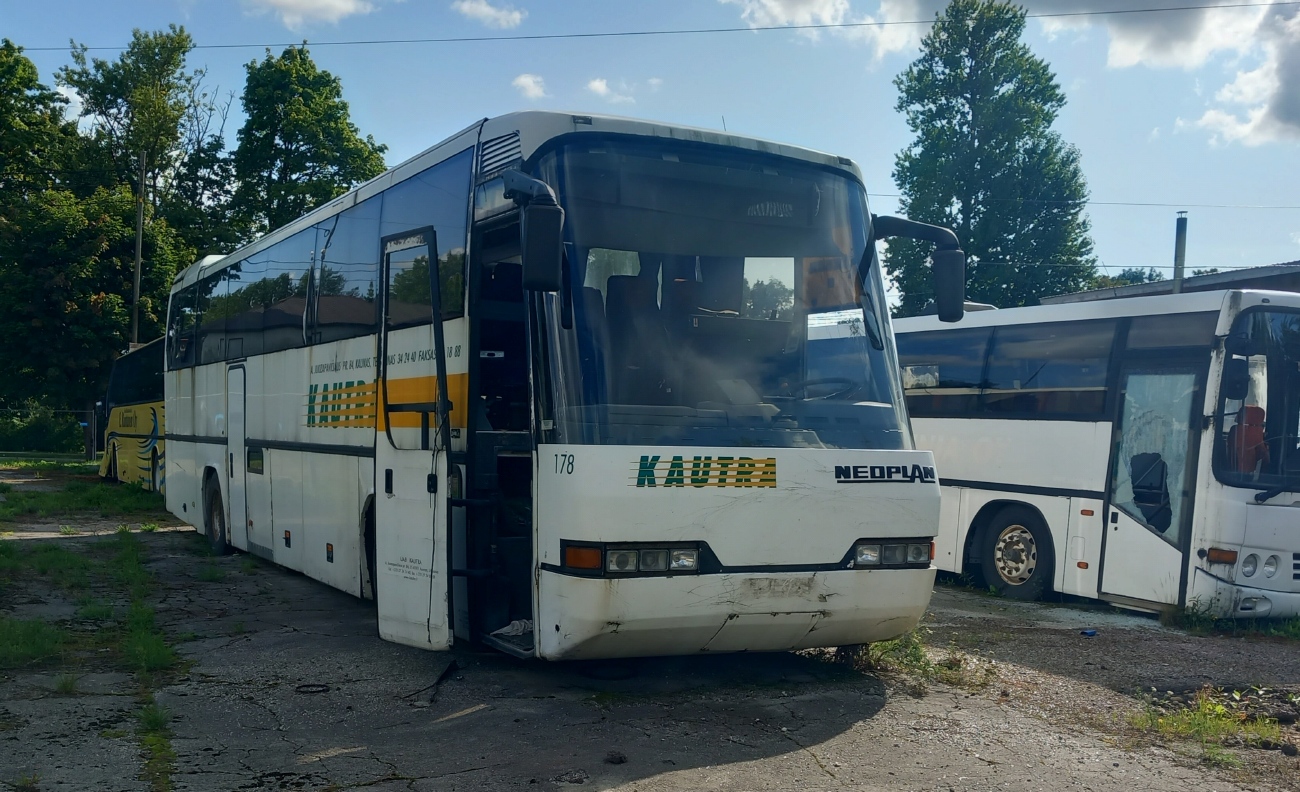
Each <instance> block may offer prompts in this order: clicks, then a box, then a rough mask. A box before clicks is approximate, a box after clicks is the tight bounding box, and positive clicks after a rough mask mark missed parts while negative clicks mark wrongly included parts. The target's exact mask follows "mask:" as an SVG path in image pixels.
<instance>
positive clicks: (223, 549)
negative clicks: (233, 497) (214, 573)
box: [203, 476, 230, 555]
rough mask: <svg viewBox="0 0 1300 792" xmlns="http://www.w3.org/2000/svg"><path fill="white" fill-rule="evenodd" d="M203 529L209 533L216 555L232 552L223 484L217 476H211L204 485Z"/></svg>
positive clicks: (209, 539)
mask: <svg viewBox="0 0 1300 792" xmlns="http://www.w3.org/2000/svg"><path fill="white" fill-rule="evenodd" d="M203 505H204V508H203V530H204V532H206V533H207V535H208V542H209V544H211V546H212V552H213V554H214V555H228V554H229V553H230V542H229V533H228V531H227V529H226V508H225V506H224V505H223V504H222V502H221V485H220V484H218V483H217V479H216V477H215V476H212V477H209V478H208V481H207V484H205V485H204V487H203Z"/></svg>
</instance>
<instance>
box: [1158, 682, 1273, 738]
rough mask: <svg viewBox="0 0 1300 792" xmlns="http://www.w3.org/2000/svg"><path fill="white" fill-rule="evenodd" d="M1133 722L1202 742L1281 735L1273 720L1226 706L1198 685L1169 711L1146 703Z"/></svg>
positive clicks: (1167, 736)
mask: <svg viewBox="0 0 1300 792" xmlns="http://www.w3.org/2000/svg"><path fill="white" fill-rule="evenodd" d="M1133 725H1134V726H1135V727H1137V728H1138V729H1141V730H1142V731H1149V732H1155V733H1157V734H1159V735H1161V736H1163V737H1166V738H1172V739H1182V740H1195V741H1197V742H1199V743H1201V744H1202V745H1203V746H1204V745H1215V746H1222V745H1224V744H1225V743H1229V742H1240V743H1243V744H1246V745H1259V744H1261V743H1263V744H1273V743H1277V742H1280V741H1281V739H1282V730H1281V729H1280V728H1279V727H1278V725H1277V721H1275V720H1273V719H1272V718H1251V717H1250V716H1249V715H1248V714H1247V713H1246V712H1243V711H1240V710H1236V709H1233V708H1232V707H1229V706H1228V705H1227V704H1225V703H1223V702H1222V701H1220V700H1219V697H1218V695H1217V693H1216V691H1215V690H1214V689H1213V688H1202V689H1201V690H1199V691H1198V692H1197V694H1196V697H1195V698H1194V699H1193V700H1192V702H1191V704H1190V705H1188V706H1187V707H1182V708H1177V709H1174V710H1173V711H1162V710H1161V709H1159V708H1157V707H1155V706H1154V705H1153V706H1148V707H1147V708H1146V709H1145V710H1143V711H1142V712H1139V713H1138V714H1136V715H1134V716H1133Z"/></svg>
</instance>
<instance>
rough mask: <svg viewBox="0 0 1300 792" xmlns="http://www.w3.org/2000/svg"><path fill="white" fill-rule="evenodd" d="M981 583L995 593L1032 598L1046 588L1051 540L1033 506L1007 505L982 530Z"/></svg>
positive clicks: (1050, 562)
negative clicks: (1031, 507)
mask: <svg viewBox="0 0 1300 792" xmlns="http://www.w3.org/2000/svg"><path fill="white" fill-rule="evenodd" d="M980 569H981V570H982V572H983V573H984V582H985V584H987V585H988V587H989V589H990V590H992V591H993V592H994V593H995V594H997V595H999V596H1002V597H1007V598H1008V599H1016V600H1036V599H1040V598H1041V597H1042V596H1043V594H1045V593H1046V592H1047V591H1049V590H1050V587H1051V579H1052V543H1051V540H1050V538H1049V536H1048V532H1047V526H1046V525H1044V524H1043V521H1042V518H1040V517H1039V516H1038V513H1037V512H1035V511H1034V510H1033V509H1030V508H1027V507H1025V506H1008V507H1006V508H1005V509H1003V510H1002V511H1000V512H998V513H997V514H996V515H994V517H993V519H992V520H990V521H989V524H988V525H987V527H985V529H984V533H983V537H982V540H981V547H980Z"/></svg>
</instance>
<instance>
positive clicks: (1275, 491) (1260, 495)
mask: <svg viewBox="0 0 1300 792" xmlns="http://www.w3.org/2000/svg"><path fill="white" fill-rule="evenodd" d="M1292 487H1293V485H1291V484H1283V485H1282V486H1280V487H1270V488H1268V489H1266V490H1263V491H1261V492H1257V493H1255V502H1256V503H1265V502H1267V501H1270V500H1272V499H1273V498H1276V497H1277V496H1278V495H1281V494H1282V493H1284V492H1287V491H1288V490H1290V489H1291V488H1292Z"/></svg>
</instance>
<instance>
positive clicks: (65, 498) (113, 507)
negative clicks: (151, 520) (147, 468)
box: [0, 479, 163, 520]
mask: <svg viewBox="0 0 1300 792" xmlns="http://www.w3.org/2000/svg"><path fill="white" fill-rule="evenodd" d="M162 510H163V499H162V496H161V495H159V494H157V493H155V492H150V491H148V490H146V489H144V488H143V487H136V486H130V485H125V484H122V485H116V486H111V485H108V484H105V483H103V482H100V481H87V480H85V479H71V480H69V481H68V483H67V484H66V485H65V486H64V488H63V489H62V490H59V491H57V492H39V491H34V490H18V491H11V492H9V493H8V494H6V495H5V500H4V502H3V503H0V520H13V519H15V518H17V517H19V516H23V515H34V516H38V517H50V516H55V515H61V514H73V513H81V512H90V513H98V514H99V515H100V516H103V517H113V516H116V515H122V514H141V513H149V512H158V511H162Z"/></svg>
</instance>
